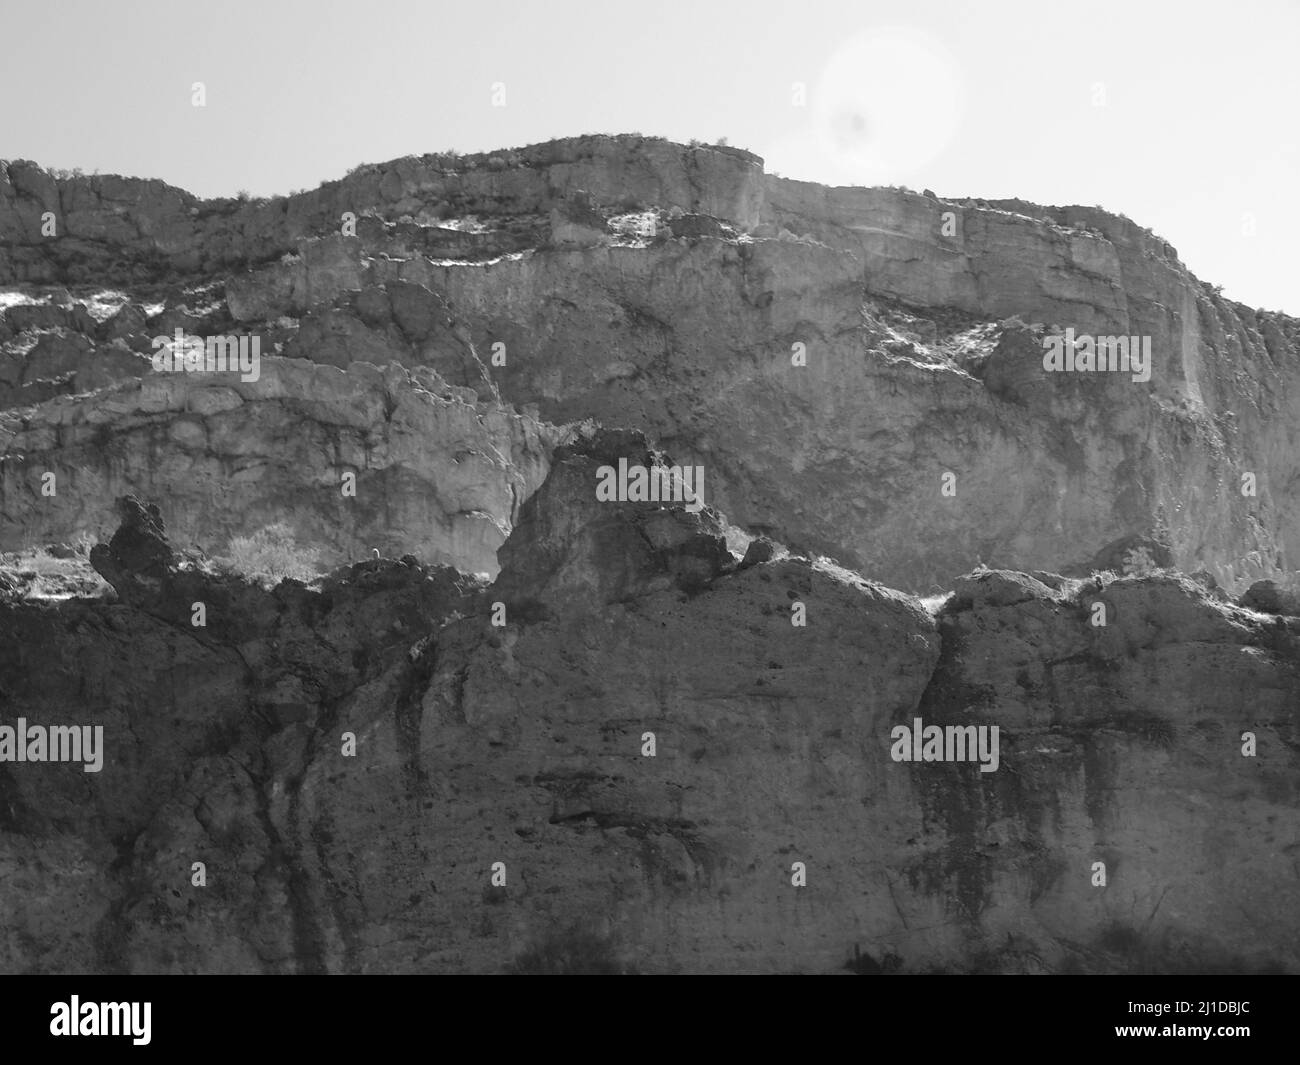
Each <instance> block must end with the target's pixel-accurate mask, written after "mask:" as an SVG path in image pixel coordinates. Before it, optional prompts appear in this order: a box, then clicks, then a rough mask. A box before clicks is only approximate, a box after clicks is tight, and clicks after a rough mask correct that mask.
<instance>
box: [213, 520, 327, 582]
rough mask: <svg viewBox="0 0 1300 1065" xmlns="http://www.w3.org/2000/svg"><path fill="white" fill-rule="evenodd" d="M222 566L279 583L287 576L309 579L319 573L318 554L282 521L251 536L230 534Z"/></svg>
mask: <svg viewBox="0 0 1300 1065" xmlns="http://www.w3.org/2000/svg"><path fill="white" fill-rule="evenodd" d="M222 569H224V570H225V571H226V572H228V573H232V574H240V575H242V576H245V577H251V578H253V579H254V580H259V581H261V582H263V583H265V584H277V583H279V582H280V581H282V580H283V579H284V578H286V577H291V578H293V579H294V580H299V581H309V580H312V579H313V578H314V577H315V576H316V575H317V573H318V568H317V563H316V556H315V555H314V554H312V553H311V552H310V551H308V550H307V549H305V548H303V547H301V546H299V544H298V542H297V541H296V540H295V539H294V536H293V530H292V529H290V528H289V527H288V526H287V525H284V524H282V523H279V522H277V523H276V524H274V525H268V526H267V527H266V528H264V529H259V530H258V531H257V532H255V533H253V535H252V536H234V537H231V540H230V549H229V554H228V555H227V556H226V558H225V559H223V560H222Z"/></svg>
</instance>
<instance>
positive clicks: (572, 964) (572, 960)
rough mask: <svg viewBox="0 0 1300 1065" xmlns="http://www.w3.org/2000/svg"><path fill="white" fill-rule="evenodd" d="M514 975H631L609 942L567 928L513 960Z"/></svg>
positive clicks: (632, 971) (512, 970) (631, 971)
mask: <svg viewBox="0 0 1300 1065" xmlns="http://www.w3.org/2000/svg"><path fill="white" fill-rule="evenodd" d="M510 972H511V973H513V974H514V975H516V976H631V975H634V970H632V969H631V968H629V967H628V966H625V965H623V964H622V963H621V962H620V961H619V960H618V957H617V956H616V955H615V953H614V950H613V946H612V944H611V943H610V941H609V940H608V939H602V938H601V937H600V936H598V935H596V934H594V933H592V932H584V931H582V930H580V929H570V930H569V931H567V932H561V933H558V934H555V935H552V936H550V937H548V938H547V939H545V940H543V941H542V942H541V943H539V944H538V945H537V946H535V947H533V948H532V949H530V950H527V951H525V952H524V953H523V954H521V955H519V957H518V958H516V959H515V962H514V965H513V966H511V969H510Z"/></svg>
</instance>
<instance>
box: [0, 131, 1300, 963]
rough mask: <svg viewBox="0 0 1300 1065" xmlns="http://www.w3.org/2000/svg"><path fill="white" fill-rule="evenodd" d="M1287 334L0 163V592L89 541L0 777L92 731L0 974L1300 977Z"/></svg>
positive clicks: (1220, 312)
mask: <svg viewBox="0 0 1300 1065" xmlns="http://www.w3.org/2000/svg"><path fill="white" fill-rule="evenodd" d="M51 218H52V219H53V223H54V230H53V231H51V232H48V234H47V232H46V231H47V230H48V226H49V223H50V219H51ZM1298 328H1300V327H1298V323H1297V322H1296V320H1294V319H1290V318H1287V317H1285V316H1283V315H1279V314H1266V313H1262V312H1255V311H1251V310H1249V309H1247V308H1245V307H1242V306H1240V305H1238V304H1233V303H1230V302H1228V301H1224V300H1222V299H1220V298H1219V297H1218V296H1216V295H1215V294H1214V292H1213V291H1212V290H1210V289H1208V288H1206V287H1205V286H1203V285H1201V284H1200V282H1198V281H1197V280H1196V279H1195V278H1193V277H1192V276H1191V275H1190V274H1188V272H1187V271H1186V270H1185V269H1184V268H1183V267H1182V265H1181V264H1180V263H1179V262H1178V260H1177V256H1176V254H1175V253H1174V251H1173V249H1172V248H1170V247H1169V246H1168V245H1167V244H1165V243H1164V242H1163V241H1161V240H1159V239H1158V238H1156V237H1154V236H1152V235H1151V234H1150V233H1148V232H1147V231H1145V230H1142V229H1140V228H1139V227H1137V226H1135V225H1134V224H1133V223H1131V222H1129V221H1128V220H1127V219H1123V218H1117V217H1114V216H1110V215H1106V214H1104V213H1102V212H1099V211H1094V210H1090V209H1084V208H1044V207H1037V206H1034V205H1031V204H1026V203H1022V202H1019V201H998V202H985V201H969V200H963V201H957V200H940V199H938V198H935V197H933V196H932V195H930V194H916V193H911V192H908V191H906V190H900V189H826V188H821V187H819V186H814V185H809V184H806V183H801V182H792V181H785V180H783V179H780V178H776V177H773V176H768V175H765V174H763V172H762V164H761V160H759V159H757V158H756V157H754V156H752V155H749V154H748V153H746V152H742V151H738V150H735V149H725V148H685V147H682V146H679V145H672V144H669V143H667V142H663V141H656V140H650V139H645V138H637V137H623V138H605V137H591V138H577V139H573V140H569V141H558V142H553V143H551V144H546V145H537V146H533V147H530V148H526V149H520V150H518V151H503V152H499V153H494V154H491V155H484V156H476V157H465V158H460V157H455V156H450V155H448V156H427V157H423V158H419V159H416V158H408V159H403V160H397V161H394V162H392V163H389V164H385V165H381V166H369V167H361V168H358V170H357V171H354V172H353V173H352V174H350V175H349V176H348V177H347V178H345V179H344V180H343V181H340V182H334V183H330V184H328V185H326V186H324V187H322V188H321V189H318V190H315V191H313V192H308V193H303V194H300V195H295V196H292V197H288V198H277V199H276V200H273V201H270V202H252V203H240V202H237V201H200V200H197V199H195V198H194V197H191V196H189V195H188V194H186V193H183V192H181V191H180V190H176V189H171V188H169V187H167V186H164V185H162V184H160V183H158V182H145V181H136V180H131V179H121V178H71V179H59V180H56V179H55V178H53V177H51V176H50V175H48V174H46V173H44V172H43V171H41V170H40V169H39V168H37V167H35V166H34V165H32V164H26V163H10V164H8V165H0V550H4V551H15V550H18V549H28V548H33V547H38V546H40V545H44V544H47V543H53V544H55V545H56V547H55V550H54V551H53V552H52V553H51V558H60V557H62V556H68V555H71V556H73V558H72V560H71V562H72V563H76V564H77V565H82V564H81V563H80V562H78V557H79V556H77V555H76V550H74V549H73V548H71V547H68V548H60V547H58V546H57V545H58V542H59V541H73V540H76V539H77V538H78V537H81V536H89V538H91V539H96V540H98V541H99V543H98V544H97V545H96V546H95V547H94V549H93V550H91V551H90V553H89V559H88V564H86V565H82V571H83V572H82V573H81V576H80V577H76V576H73V577H68V578H66V580H62V583H60V580H61V578H59V577H58V576H57V575H54V576H51V575H50V574H48V573H46V572H45V571H44V570H43V569H42V568H41V567H42V566H45V565H47V564H48V565H50V566H51V567H53V568H55V569H57V567H56V566H54V564H53V563H52V562H50V561H49V560H48V559H43V560H41V561H40V563H39V564H38V563H37V562H36V561H32V560H31V559H30V558H28V557H27V556H25V555H24V556H21V557H11V558H10V559H8V560H6V559H0V729H3V728H16V727H17V722H18V721H19V720H20V719H21V720H22V721H24V722H26V723H28V724H30V725H33V726H42V727H43V726H51V725H60V724H73V723H76V724H79V725H88V726H102V727H103V730H104V732H103V735H104V742H103V748H102V754H103V765H102V768H101V769H100V770H99V771H98V772H94V773H86V772H83V769H82V766H81V765H78V764H51V763H39V762H15V761H14V760H13V759H12V758H5V759H0V970H3V971H13V972H20V971H21V972H33V971H74V972H99V971H165V972H211V971H221V972H236V971H238V972H250V971H259V972H342V971H349V972H351V971H367V972H390V971H401V972H405V971H412V972H414V971H447V972H462V971H477V972H497V971H503V970H507V969H512V970H522V971H537V970H546V969H556V968H564V967H566V966H567V967H578V968H583V969H593V968H594V969H599V970H604V971H626V970H629V969H634V970H636V971H641V972H673V971H689V972H701V971H722V972H734V971H752V972H791V971H798V972H828V971H844V969H845V968H846V967H850V968H852V969H853V970H854V971H859V972H877V971H883V972H892V971H904V972H925V971H933V970H940V971H958V972H970V971H980V972H988V971H999V972H1042V971H1049V972H1059V971H1088V972H1117V971H1160V972H1168V971H1182V970H1188V971H1205V970H1231V971H1252V972H1253V971H1277V970H1288V971H1296V970H1297V969H1300V927H1297V922H1296V918H1295V914H1296V913H1297V912H1300V908H1298V906H1297V903H1300V896H1298V889H1297V880H1296V864H1295V863H1296V855H1297V853H1298V850H1297V849H1298V848H1300V838H1298V837H1297V835H1296V824H1297V822H1296V817H1295V810H1296V807H1297V801H1298V800H1300V795H1298V794H1297V783H1296V782H1297V780H1300V775H1298V774H1297V769H1300V765H1298V764H1297V761H1296V759H1297V752H1298V751H1300V716H1297V707H1300V643H1298V641H1300V605H1298V604H1297V598H1296V595H1295V594H1294V592H1293V591H1292V590H1291V588H1290V586H1289V582H1290V575H1291V573H1292V571H1293V570H1294V568H1295V566H1296V561H1295V560H1296V557H1297V555H1296V552H1297V550H1298V549H1300V544H1297V543H1295V542H1294V539H1295V537H1296V535H1297V531H1296V530H1297V528H1298V527H1300V526H1297V522H1296V517H1297V515H1296V514H1295V512H1294V511H1295V508H1296V505H1297V504H1296V501H1295V497H1294V493H1293V492H1291V491H1290V489H1291V486H1292V485H1293V484H1294V481H1295V478H1296V475H1297V470H1296V465H1295V464H1296V462H1297V461H1298V460H1297V454H1300V453H1298V452H1297V449H1296V448H1295V446H1294V445H1295V443H1296V441H1295V439H1294V434H1295V433H1296V431H1297V430H1296V428H1295V427H1296V426H1297V425H1300V418H1298V417H1297V415H1298V414H1300V411H1297V410H1295V409H1294V408H1295V405H1296V403H1297V384H1296V381H1295V376H1296V373H1297V369H1296V362H1297V355H1298V354H1300V331H1298ZM1067 329H1068V330H1072V331H1073V334H1072V335H1074V336H1076V337H1081V336H1085V335H1087V336H1106V335H1122V336H1132V337H1137V338H1139V339H1142V338H1145V339H1146V340H1147V341H1149V345H1150V352H1151V363H1150V366H1149V370H1150V376H1149V380H1142V381H1135V380H1134V379H1133V376H1134V375H1133V374H1131V373H1117V372H1104V373H1098V372H1061V373H1049V372H1045V371H1044V364H1043V358H1044V351H1045V348H1046V347H1047V346H1048V345H1050V344H1051V343H1052V342H1053V341H1054V340H1055V339H1056V338H1058V337H1059V336H1061V334H1062V333H1063V332H1064V331H1065V330H1067ZM177 330H180V331H181V333H182V335H183V336H184V335H189V336H198V337H213V336H218V337H238V336H246V337H247V336H252V337H256V338H258V340H259V342H260V356H259V359H258V362H257V364H256V367H255V369H254V368H252V367H250V368H249V371H250V372H246V373H241V372H239V371H232V370H229V369H224V370H223V369H218V370H213V371H211V372H208V371H204V372H192V371H190V370H186V369H183V368H181V369H176V370H174V371H171V372H162V371H160V370H159V369H156V368H155V366H154V364H153V361H152V360H153V358H154V356H155V355H157V354H158V352H159V345H158V344H157V343H156V342H155V341H156V340H157V338H163V337H166V338H170V337H173V336H174V335H175V332H176V331H177ZM1139 350H1140V348H1139ZM1139 376H1141V375H1139ZM620 462H622V463H625V464H628V465H630V466H633V467H639V468H644V469H645V470H646V471H648V472H652V473H655V474H658V473H661V472H663V471H664V470H666V469H667V468H671V467H673V466H680V467H683V468H689V469H690V470H692V471H698V476H699V477H700V478H702V480H696V481H695V482H694V484H695V485H696V486H697V487H702V493H701V494H702V500H700V499H698V498H696V499H693V500H679V501H676V502H664V503H660V502H652V501H639V500H636V499H635V498H632V499H623V498H622V497H620V498H618V499H614V500H610V499H606V498H603V497H601V496H600V495H599V494H598V490H597V486H598V485H599V484H601V483H602V479H603V478H604V476H605V472H602V471H606V472H607V471H609V470H613V469H619V468H620ZM1248 474H1249V475H1253V477H1244V475H1248ZM136 497H138V498H136ZM149 503H152V504H157V506H156V507H155V508H153V509H151V508H150V507H149V506H148V505H147V504H149ZM164 523H165V525H164ZM277 524H283V525H285V526H287V527H288V529H289V530H290V531H291V532H292V534H293V535H294V537H295V538H296V539H297V540H298V541H299V542H301V543H302V544H305V545H307V546H308V547H309V548H310V549H311V552H312V553H313V554H314V555H315V556H316V559H317V568H318V569H320V570H322V571H324V570H327V569H331V568H333V567H335V566H337V567H338V568H336V569H333V571H332V572H330V573H329V574H328V575H326V576H322V577H320V578H319V579H318V580H316V581H314V582H312V583H311V584H303V583H301V582H298V581H294V580H286V581H284V582H281V583H279V584H278V585H277V586H275V587H274V588H273V589H270V590H268V589H267V588H265V587H263V586H262V584H260V583H257V582H254V581H251V580H248V579H246V578H243V577H240V576H238V575H232V574H231V573H229V572H226V571H225V570H224V569H223V568H221V567H217V566H214V565H213V564H212V563H211V562H210V560H209V556H212V557H216V556H219V555H222V554H224V553H225V552H227V550H229V549H230V544H231V541H232V539H233V538H234V537H236V536H246V535H248V534H250V533H252V532H255V531H256V530H258V529H262V528H264V527H266V526H272V525H277ZM115 529H116V532H115V533H114V530H115ZM110 534H112V536H111V539H110ZM83 546H84V544H83ZM372 550H374V551H377V553H379V554H380V555H382V556H391V557H381V558H375V559H371V558H370V555H371V553H372ZM828 556H829V557H828ZM396 557H401V561H400V562H399V561H394V558H396ZM361 558H365V559H366V561H364V562H360V563H358V562H357V560H358V559H361ZM977 563H978V565H977ZM985 563H987V564H990V565H992V566H995V567H997V568H994V569H990V568H988V567H987V566H986V565H984V564H985ZM90 565H93V567H94V570H95V571H97V572H98V574H99V576H100V577H101V578H102V580H103V581H106V582H108V584H109V585H111V587H112V589H113V592H112V594H111V595H107V596H104V597H99V596H98V594H97V593H96V591H95V589H96V588H97V587H99V588H101V589H102V587H103V585H102V584H100V583H99V581H98V580H97V579H95V578H93V577H92V576H91V571H90V568H89V566H90ZM1153 567H1158V569H1157V571H1156V572H1155V573H1153V574H1152V573H1148V572H1146V571H1149V570H1151V569H1152V568H1153ZM1171 567H1172V568H1177V569H1179V570H1182V571H1185V572H1193V571H1200V572H1198V573H1197V575H1196V577H1195V578H1191V577H1186V576H1182V575H1178V574H1176V573H1175V572H1173V570H1172V568H1171ZM1022 571H1023V572H1022ZM1130 571H1135V573H1134V574H1133V575H1128V576H1124V575H1120V576H1117V574H1124V573H1129V572H1130ZM1062 574H1064V575H1062ZM1259 577H1268V578H1276V579H1277V583H1275V584H1270V583H1259V584H1257V585H1256V586H1255V587H1254V588H1252V589H1251V591H1250V592H1249V593H1248V594H1247V595H1245V596H1243V597H1241V598H1240V599H1239V600H1237V601H1234V600H1233V599H1232V598H1231V597H1230V596H1229V595H1227V594H1225V592H1224V590H1223V588H1222V587H1216V586H1215V585H1216V580H1217V582H1218V583H1219V584H1220V585H1224V586H1227V587H1228V588H1229V589H1230V590H1232V591H1238V590H1240V589H1241V588H1243V587H1244V586H1245V584H1246V583H1248V582H1249V581H1252V580H1255V579H1256V578H1259ZM51 589H53V591H51ZM894 589H902V590H901V591H900V590H894ZM932 591H940V592H943V593H947V594H944V595H941V596H938V597H930V598H927V599H926V600H924V601H923V600H921V599H918V598H916V595H917V594H924V593H928V592H932ZM74 593H75V597H70V596H73V595H74ZM42 596H53V598H42ZM200 608H201V609H200ZM935 726H937V727H939V728H940V729H942V730H947V731H946V732H944V733H943V735H944V736H947V737H948V739H947V741H946V742H948V743H949V744H950V745H951V744H953V743H956V742H957V741H958V740H960V742H961V743H962V745H963V747H962V749H963V750H966V748H965V746H964V745H965V744H966V743H967V742H968V741H969V743H971V744H972V745H975V746H972V747H971V748H970V749H969V750H967V753H968V754H971V757H969V758H966V759H965V760H960V759H959V760H957V761H947V762H945V761H935V760H933V759H930V758H929V756H928V755H926V754H925V746H924V740H923V739H922V737H921V736H918V737H916V742H915V745H913V743H912V737H911V731H916V732H919V733H921V734H922V735H925V733H924V730H925V728H927V727H930V728H933V727H935ZM995 727H996V729H997V732H996V733H991V732H990V731H989V730H991V729H993V728H995ZM902 729H906V730H910V731H909V732H907V733H905V734H904V735H905V736H906V737H907V738H906V739H905V740H900V739H899V738H898V736H899V730H902ZM980 730H984V731H980ZM977 735H978V736H979V737H980V738H981V740H980V741H979V742H983V740H986V739H988V738H989V737H990V736H996V737H997V740H996V742H997V747H996V748H995V749H994V750H988V749H985V748H980V747H978V743H977V740H976V736H977ZM5 742H8V741H7V740H6V739H5V734H3V733H0V744H3V743H5ZM977 749H978V750H980V751H982V752H983V753H982V754H981V756H980V758H978V759H977V758H976V757H974V753H973V752H975V751H976V750H977ZM904 754H908V755H913V756H915V757H909V758H907V759H906V760H903V756H904ZM986 756H987V757H986ZM195 863H202V871H201V875H200V872H199V871H198V870H197V869H196V865H195ZM204 878H205V879H204ZM199 879H204V882H203V883H202V884H200V883H198V882H197V880H199Z"/></svg>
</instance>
